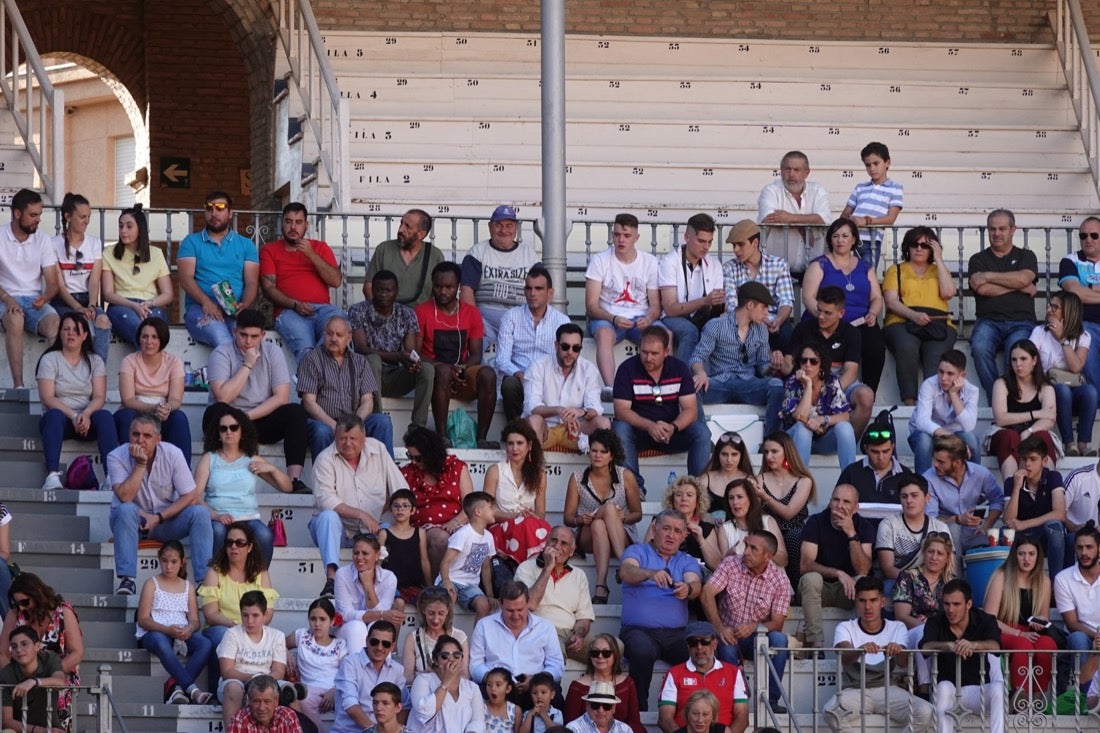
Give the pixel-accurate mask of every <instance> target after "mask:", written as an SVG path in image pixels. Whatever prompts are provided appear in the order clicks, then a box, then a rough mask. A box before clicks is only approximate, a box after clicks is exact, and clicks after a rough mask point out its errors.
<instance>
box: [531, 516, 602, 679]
mask: <svg viewBox="0 0 1100 733" xmlns="http://www.w3.org/2000/svg"><path fill="white" fill-rule="evenodd" d="M576 548H577V540H576V538H575V537H574V536H573V532H572V530H570V529H569V528H568V527H564V526H561V525H558V526H557V527H554V528H553V529H552V530H550V535H549V536H548V537H547V538H546V548H545V549H544V550H543V551H542V554H540V555H538V556H537V557H532V558H530V559H528V560H525V561H524V562H522V563H520V566H519V567H518V568H516V580H518V581H520V582H521V583H523V584H524V585H526V586H527V587H528V589H529V591H528V592H529V594H530V600H529V604H528V606H529V608H530V609H531V612H532V613H535V614H537V615H538V616H541V617H542V618H544V619H546V620H547V621H549V622H550V623H552V624H553V625H554V628H555V629H557V632H558V641H559V642H560V643H561V649H562V653H563V654H565V655H566V656H568V657H569V658H570V659H573V660H576V661H578V662H581V663H585V662H587V661H588V658H587V656H586V655H587V652H588V642H589V641H590V639H589V633H588V632H589V630H590V629H591V628H592V622H593V621H595V620H596V612H595V611H594V610H593V609H592V598H591V596H590V595H589V591H588V576H587V575H585V574H584V571H583V570H578V569H576V568H573V567H571V566H570V565H569V559H570V558H571V557H573V551H574V550H576Z"/></svg>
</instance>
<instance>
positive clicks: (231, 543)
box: [225, 539, 252, 547]
mask: <svg viewBox="0 0 1100 733" xmlns="http://www.w3.org/2000/svg"><path fill="white" fill-rule="evenodd" d="M250 544H252V543H251V542H249V541H248V540H242V539H235V540H226V541H225V546H226V547H248V546H249V545H250Z"/></svg>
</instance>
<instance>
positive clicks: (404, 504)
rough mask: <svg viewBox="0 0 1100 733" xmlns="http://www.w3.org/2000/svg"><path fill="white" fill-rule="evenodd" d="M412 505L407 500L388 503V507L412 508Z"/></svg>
mask: <svg viewBox="0 0 1100 733" xmlns="http://www.w3.org/2000/svg"><path fill="white" fill-rule="evenodd" d="M412 508H413V505H412V504H410V503H409V502H407V501H395V502H394V503H392V504H390V509H412Z"/></svg>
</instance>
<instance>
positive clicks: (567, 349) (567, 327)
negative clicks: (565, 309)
mask: <svg viewBox="0 0 1100 733" xmlns="http://www.w3.org/2000/svg"><path fill="white" fill-rule="evenodd" d="M583 344H584V331H583V330H582V329H581V327H580V326H578V325H577V324H575V323H564V324H562V325H561V326H559V327H558V330H557V333H556V335H555V346H556V348H555V350H554V354H553V355H552V356H544V357H542V358H541V359H536V360H535V361H534V362H533V363H532V364H531V369H530V370H529V372H528V373H527V376H526V377H525V379H524V391H523V416H524V417H525V418H527V422H529V423H531V428H532V429H533V430H534V431H535V434H536V435H538V436H539V440H541V441H542V447H543V449H544V450H546V449H549V448H558V447H564V448H570V449H574V450H578V449H580V450H584V449H585V447H586V446H587V444H588V437H587V436H589V435H591V434H592V432H593V431H595V430H597V429H598V428H605V429H607V428H610V427H611V421H610V420H609V419H607V418H606V417H604V414H603V401H602V400H601V399H600V388H601V387H602V386H603V381H602V380H601V379H600V372H599V370H598V369H596V365H595V364H593V363H592V362H591V361H589V360H588V359H585V358H584V357H582V356H581V349H582V348H584V346H583ZM582 436H583V437H582Z"/></svg>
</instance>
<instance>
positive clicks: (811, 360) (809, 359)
mask: <svg viewBox="0 0 1100 733" xmlns="http://www.w3.org/2000/svg"><path fill="white" fill-rule="evenodd" d="M798 363H799V364H810V365H812V366H817V365H818V364H820V363H821V359H818V358H817V357H816V356H803V357H802V358H800V359H799V360H798Z"/></svg>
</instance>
